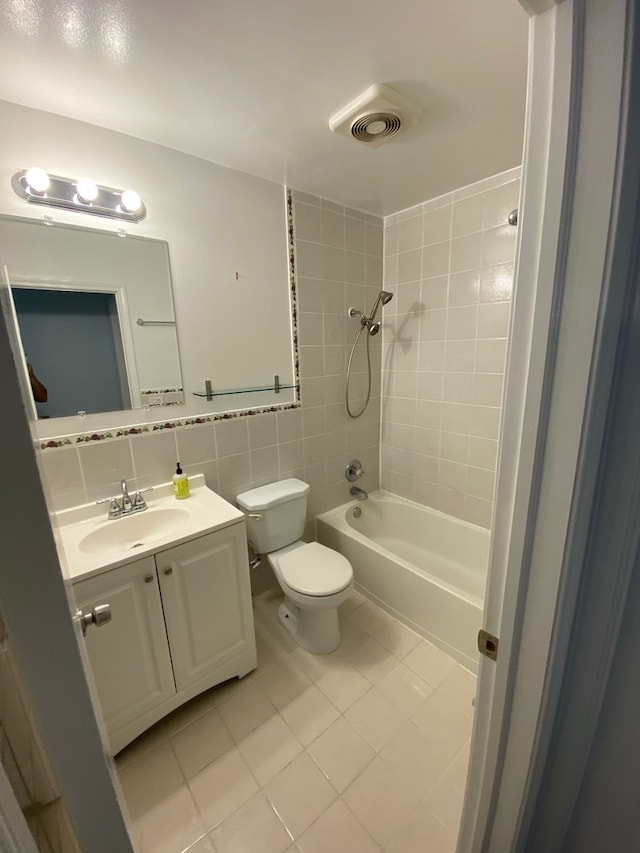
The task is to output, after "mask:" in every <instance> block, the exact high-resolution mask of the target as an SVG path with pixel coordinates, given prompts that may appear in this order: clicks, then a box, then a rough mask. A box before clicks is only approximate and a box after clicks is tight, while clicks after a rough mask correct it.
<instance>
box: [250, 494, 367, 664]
mask: <svg viewBox="0 0 640 853" xmlns="http://www.w3.org/2000/svg"><path fill="white" fill-rule="evenodd" d="M309 490H310V488H309V486H308V484H307V483H303V482H302V481H301V480H297V479H295V478H292V479H289V480H281V481H279V482H277V483H270V484H269V485H267V486H260V487H259V488H257V489H251V490H249V491H248V492H243V493H242V494H240V495H238V497H237V498H236V501H237V504H238V506H239V507H240V508H241V509H242V510H243V511H244V512H245V515H246V519H247V532H248V537H249V541H250V542H251V545H252V547H253V549H254V550H255V552H256V553H257V554H259V555H261V556H265V557H266V559H267V560H268V562H269V564H270V566H271V567H272V569H273V572H274V574H275V576H276V579H277V581H278V583H279V584H280V587H281V588H282V591H283V592H284V596H285V599H284V601H283V602H282V604H281V605H280V607H279V610H278V616H279V618H280V621H281V622H282V624H283V625H284V627H285V628H286V629H287V630H288V631H289V633H290V634H291V636H292V637H293V638H294V640H295V641H296V642H297V643H298V644H299V645H300V646H302V648H304V649H306V650H307V651H309V652H313V653H314V654H328V653H329V652H332V651H334V650H335V649H336V648H337V647H338V646H339V645H340V627H339V622H338V607H339V606H340V605H341V604H342V603H343V602H344V601H346V600H347V598H348V597H349V593H350V592H351V590H352V589H353V569H352V568H351V563H350V562H349V561H348V560H347V559H346V557H343V556H342V554H339V553H338V552H337V551H334V550H332V549H331V548H327V547H326V546H325V545H320V544H319V543H318V542H303V541H302V540H301V539H300V537H301V536H302V532H303V530H304V522H305V517H306V506H307V495H308V494H309Z"/></svg>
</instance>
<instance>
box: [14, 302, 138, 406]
mask: <svg viewBox="0 0 640 853" xmlns="http://www.w3.org/2000/svg"><path fill="white" fill-rule="evenodd" d="M13 299H14V302H15V306H16V312H17V314H18V322H19V325H20V334H21V335H22V342H23V344H24V348H25V352H26V354H27V358H28V361H29V363H30V364H31V365H32V367H33V370H34V373H35V375H36V376H37V377H38V379H39V380H40V382H42V383H43V385H45V386H46V388H47V391H48V393H49V399H48V401H47V402H46V403H37V404H36V408H37V410H38V415H39V417H52V418H55V417H61V416H63V415H72V414H75V413H76V412H78V411H81V410H84V411H86V412H111V411H115V410H117V409H123V408H129V401H128V400H126V401H125V400H123V395H122V390H121V387H120V380H119V375H118V368H117V362H116V342H115V341H114V334H113V323H112V320H111V314H110V310H115V309H114V303H115V296H114V295H113V294H110V293H83V292H74V291H64V290H38V289H35V288H13Z"/></svg>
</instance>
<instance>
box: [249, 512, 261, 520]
mask: <svg viewBox="0 0 640 853" xmlns="http://www.w3.org/2000/svg"><path fill="white" fill-rule="evenodd" d="M262 517H263V516H262V513H261V512H250V513H249V518H253V519H254V521H260V519H261V518H262Z"/></svg>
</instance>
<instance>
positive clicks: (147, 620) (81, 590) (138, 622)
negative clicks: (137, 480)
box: [74, 557, 176, 735]
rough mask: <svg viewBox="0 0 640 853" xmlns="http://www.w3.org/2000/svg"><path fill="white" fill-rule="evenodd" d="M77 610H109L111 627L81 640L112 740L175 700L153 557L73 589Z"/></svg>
mask: <svg viewBox="0 0 640 853" xmlns="http://www.w3.org/2000/svg"><path fill="white" fill-rule="evenodd" d="M74 593H75V597H76V601H77V603H78V607H79V608H80V609H81V610H83V611H86V610H90V609H91V608H92V607H95V605H96V604H110V605H111V614H112V619H111V622H109V623H107V624H106V625H102V626H100V628H92V629H90V630H88V631H87V635H86V638H85V642H86V646H87V652H88V655H89V660H90V662H91V669H92V671H93V677H94V680H95V683H96V688H97V691H98V697H99V699H100V706H101V708H102V714H103V716H104V720H105V723H106V726H107V731H108V733H109V734H110V735H112V734H113V733H114V732H117V731H118V730H119V729H121V728H122V727H124V726H126V725H127V724H129V723H131V722H132V721H133V720H136V719H137V718H139V717H142V716H144V715H145V714H148V712H149V711H151V710H152V709H153V708H154V707H155V706H157V705H160V704H162V702H164V701H165V700H166V699H168V698H169V697H171V696H173V695H175V692H176V689H175V684H174V681H173V672H172V669H171V657H170V655H169V646H168V643H167V635H166V632H165V626H164V619H163V616H162V603H161V600H160V589H159V586H158V577H157V575H156V566H155V561H154V559H153V557H146V558H144V559H142V560H137V561H136V562H135V563H129V564H128V565H126V566H121V567H120V568H118V569H112V570H111V571H109V572H105V573H104V574H102V575H97V576H96V577H93V578H89V579H88V580H84V581H80V582H79V583H77V584H74Z"/></svg>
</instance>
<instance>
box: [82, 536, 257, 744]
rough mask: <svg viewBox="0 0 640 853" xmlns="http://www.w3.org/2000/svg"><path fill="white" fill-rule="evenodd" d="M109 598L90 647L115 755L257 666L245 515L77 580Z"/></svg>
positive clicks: (90, 602)
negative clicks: (185, 705)
mask: <svg viewBox="0 0 640 853" xmlns="http://www.w3.org/2000/svg"><path fill="white" fill-rule="evenodd" d="M74 593H75V597H76V601H77V604H78V607H79V608H80V609H81V610H83V611H87V610H91V608H92V607H95V606H96V605H97V604H110V606H111V613H112V620H111V622H109V623H108V624H106V625H103V626H101V627H100V629H99V630H90V631H88V632H87V635H86V638H85V640H86V647H87V652H88V656H89V660H90V663H91V669H92V672H93V676H94V680H95V683H96V687H97V692H98V696H99V699H100V704H101V707H102V712H103V716H104V720H105V724H106V728H107V733H108V735H109V740H110V744H111V749H112V752H113V753H114V754H115V753H116V752H118V751H119V750H121V749H122V748H123V747H124V746H126V745H127V744H128V743H129V742H130V741H132V740H133V739H134V738H135V737H137V736H138V735H139V734H140V733H141V732H143V731H144V730H145V729H147V728H148V727H149V726H151V725H153V723H155V722H157V720H159V719H161V718H162V717H163V716H165V715H166V714H168V713H169V712H170V711H172V710H174V709H175V708H177V707H178V706H179V705H181V704H182V703H183V702H186V701H187V700H189V699H191V698H193V697H194V696H196V695H197V694H198V693H201V692H202V691H203V690H207V689H208V688H210V687H213V686H214V685H215V684H219V683H220V682H222V681H226V680H227V679H229V678H232V677H234V676H240V677H241V676H243V675H246V674H247V673H248V672H250V671H251V670H252V669H254V668H255V666H256V646H255V633H254V628H253V615H252V609H251V587H250V581H249V566H248V562H247V545H246V537H245V527H244V522H240V523H236V524H232V525H230V526H228V527H224V528H222V529H220V530H217V531H215V532H214V533H208V534H206V535H205V536H201V537H198V538H196V539H192V540H190V541H188V542H185V543H182V544H180V545H177V546H175V547H172V548H168V549H166V550H162V551H160V552H158V553H156V554H155V555H153V556H149V557H145V558H144V559H141V560H136V561H135V562H133V563H128V564H126V565H124V566H120V567H118V568H114V569H110V570H108V571H105V572H104V573H103V574H99V575H96V576H94V577H91V578H89V579H87V580H79V581H77V582H75V583H74Z"/></svg>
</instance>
